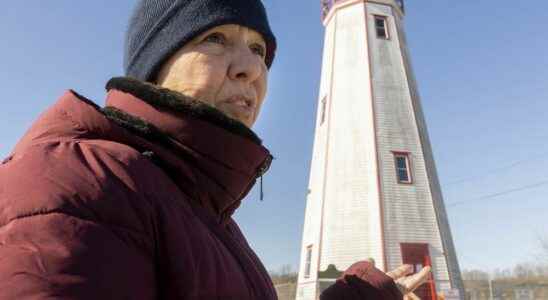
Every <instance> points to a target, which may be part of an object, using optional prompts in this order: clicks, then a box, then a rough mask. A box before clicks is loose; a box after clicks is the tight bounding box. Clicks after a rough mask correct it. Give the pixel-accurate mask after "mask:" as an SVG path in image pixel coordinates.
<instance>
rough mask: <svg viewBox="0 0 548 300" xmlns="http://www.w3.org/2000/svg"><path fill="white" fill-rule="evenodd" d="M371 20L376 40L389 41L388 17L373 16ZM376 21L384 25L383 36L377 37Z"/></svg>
mask: <svg viewBox="0 0 548 300" xmlns="http://www.w3.org/2000/svg"><path fill="white" fill-rule="evenodd" d="M373 18H374V24H373V25H374V26H373V27H374V28H375V35H376V36H377V38H379V39H383V40H389V39H390V28H389V26H388V17H387V16H381V15H373ZM377 20H382V22H383V24H384V26H383V27H384V36H380V35H379V29H380V28H379V27H378V26H377Z"/></svg>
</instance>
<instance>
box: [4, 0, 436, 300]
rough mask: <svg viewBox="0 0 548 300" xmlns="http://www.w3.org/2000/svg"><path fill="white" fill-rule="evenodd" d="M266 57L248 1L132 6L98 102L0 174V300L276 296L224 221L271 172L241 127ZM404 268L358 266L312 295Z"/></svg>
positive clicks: (73, 97)
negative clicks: (121, 58)
mask: <svg viewBox="0 0 548 300" xmlns="http://www.w3.org/2000/svg"><path fill="white" fill-rule="evenodd" d="M275 49H276V41H275V38H274V35H273V34H272V32H271V30H270V26H269V24H268V21H267V17H266V13H265V10H264V7H263V6H262V4H261V2H260V1H258V0H231V1H227V0H178V1H170V0H162V1H158V0H145V1H141V2H140V3H139V4H138V6H137V8H136V10H135V13H134V14H133V17H132V19H131V20H130V25H129V27H128V32H127V42H126V53H125V67H126V75H127V76H128V77H123V78H113V79H112V80H110V81H109V82H108V83H107V91H108V94H107V99H106V107H105V108H100V107H98V106H96V105H95V104H93V102H91V101H89V100H87V99H85V98H84V97H83V96H80V95H78V94H77V93H76V92H74V91H68V92H66V93H65V94H64V95H63V96H62V97H61V98H60V99H59V101H58V102H57V103H56V104H55V105H53V106H52V107H51V108H50V109H49V110H47V111H46V112H45V113H44V114H43V115H42V116H41V117H40V118H39V119H38V120H37V121H36V123H35V124H34V125H33V126H32V127H31V129H30V130H29V131H28V132H27V133H26V134H25V136H24V137H23V138H22V139H21V140H20V141H19V143H18V144H17V146H16V147H15V149H14V151H13V152H12V154H11V155H10V156H9V157H8V158H7V159H6V160H4V162H3V163H2V166H1V167H0V299H52V298H54V299H275V298H276V294H275V290H274V288H273V286H272V283H271V281H270V278H269V276H268V273H267V272H266V270H265V269H264V267H263V265H262V264H261V262H260V261H259V259H258V258H257V256H256V255H255V254H254V252H253V251H252V250H251V248H250V247H249V245H248V244H247V242H246V240H245V238H244V237H243V235H242V233H241V232H240V230H239V228H238V226H237V224H236V223H235V222H234V221H233V219H232V214H233V213H234V211H235V210H236V209H237V208H238V206H239V205H240V201H241V200H242V198H243V197H245V195H246V194H247V193H248V191H249V190H250V189H251V187H252V186H253V185H254V183H255V181H256V179H257V178H258V177H260V176H262V175H263V173H264V172H266V171H267V169H268V167H269V165H270V163H271V161H272V156H271V155H270V154H269V152H268V150H267V149H265V148H264V147H263V146H262V145H261V140H260V139H259V138H258V137H257V136H256V135H255V134H254V133H253V132H252V131H251V130H250V129H249V128H250V127H251V126H252V125H253V123H254V122H255V121H256V119H257V116H258V114H259V111H260V108H261V106H262V103H263V100H264V98H265V94H266V87H267V74H268V68H269V67H270V66H271V64H272V61H273V59H274V53H275ZM427 271H428V270H426V272H427ZM408 273H409V270H408V267H406V266H404V267H402V268H400V269H398V270H396V271H395V272H392V273H389V274H388V276H387V275H385V274H383V273H382V272H380V271H378V270H377V269H375V268H374V267H373V266H372V265H370V264H368V263H366V262H361V263H358V264H356V265H354V266H352V267H351V268H350V269H349V270H348V271H347V272H346V273H345V275H344V276H343V277H342V278H341V280H339V281H338V282H337V283H336V284H335V285H333V286H332V287H330V288H329V289H328V290H327V291H326V292H325V293H324V294H323V296H322V298H325V299H401V298H402V295H403V294H406V293H408V292H411V291H412V290H413V289H414V288H415V287H416V286H417V285H418V284H420V282H421V281H422V280H423V278H426V275H425V274H426V273H424V272H423V273H421V274H419V275H414V276H411V277H406V276H405V275H407V274H408ZM394 280H397V281H398V284H395V281H394Z"/></svg>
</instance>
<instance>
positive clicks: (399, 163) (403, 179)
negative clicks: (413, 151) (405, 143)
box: [394, 153, 412, 184]
mask: <svg viewBox="0 0 548 300" xmlns="http://www.w3.org/2000/svg"><path fill="white" fill-rule="evenodd" d="M394 159H395V163H396V175H397V177H398V183H407V184H409V183H412V180H411V170H410V164H409V154H408V153H394Z"/></svg>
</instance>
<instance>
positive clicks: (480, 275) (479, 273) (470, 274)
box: [462, 270, 489, 280]
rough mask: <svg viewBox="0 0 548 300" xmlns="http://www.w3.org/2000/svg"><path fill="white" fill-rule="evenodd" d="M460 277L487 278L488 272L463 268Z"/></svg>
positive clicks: (468, 278) (465, 278)
mask: <svg viewBox="0 0 548 300" xmlns="http://www.w3.org/2000/svg"><path fill="white" fill-rule="evenodd" d="M462 278H463V279H464V280H488V279H489V274H488V273H487V272H484V271H481V270H463V271H462Z"/></svg>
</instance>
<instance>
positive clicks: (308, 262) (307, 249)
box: [304, 246, 312, 278]
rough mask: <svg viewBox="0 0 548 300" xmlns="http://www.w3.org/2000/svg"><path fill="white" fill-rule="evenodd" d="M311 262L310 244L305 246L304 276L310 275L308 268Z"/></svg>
mask: <svg viewBox="0 0 548 300" xmlns="http://www.w3.org/2000/svg"><path fill="white" fill-rule="evenodd" d="M311 263H312V246H308V247H307V248H306V261H305V263H304V277H305V278H308V277H310V269H311Z"/></svg>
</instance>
